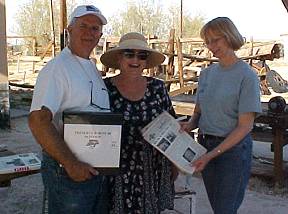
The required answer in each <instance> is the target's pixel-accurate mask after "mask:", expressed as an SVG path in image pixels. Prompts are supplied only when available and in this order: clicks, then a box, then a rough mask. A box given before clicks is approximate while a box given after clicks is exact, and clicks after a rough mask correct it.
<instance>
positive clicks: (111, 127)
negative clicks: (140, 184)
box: [63, 112, 122, 174]
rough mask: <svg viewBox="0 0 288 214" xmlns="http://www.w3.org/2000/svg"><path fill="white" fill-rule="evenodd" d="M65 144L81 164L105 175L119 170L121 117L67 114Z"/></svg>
mask: <svg viewBox="0 0 288 214" xmlns="http://www.w3.org/2000/svg"><path fill="white" fill-rule="evenodd" d="M63 121H64V140H65V142H66V143H67V145H68V147H69V148H70V149H71V151H72V152H73V153H74V154H75V155H76V157H77V158H79V160H81V161H83V162H86V163H89V164H91V165H92V166H93V167H95V168H97V170H98V171H99V172H100V173H102V174H114V173H116V172H117V171H118V170H119V164H120V147H121V132H122V115H121V114H115V113H107V112H105V113H99V112H97V113H94V112H72V113H71V112H69V113H64V115H63Z"/></svg>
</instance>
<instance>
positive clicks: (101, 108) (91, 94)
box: [89, 81, 111, 110]
mask: <svg viewBox="0 0 288 214" xmlns="http://www.w3.org/2000/svg"><path fill="white" fill-rule="evenodd" d="M89 83H91V91H90V105H91V106H93V107H96V108H98V109H100V110H111V109H110V108H105V107H101V106H99V105H97V104H95V103H93V82H92V81H89ZM102 90H103V91H107V90H106V88H102Z"/></svg>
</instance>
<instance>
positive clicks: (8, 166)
mask: <svg viewBox="0 0 288 214" xmlns="http://www.w3.org/2000/svg"><path fill="white" fill-rule="evenodd" d="M40 167H41V160H40V159H39V158H38V156H37V155H36V154H34V153H25V154H17V155H9V156H3V157H0V174H9V173H17V172H26V171H33V170H39V169H40Z"/></svg>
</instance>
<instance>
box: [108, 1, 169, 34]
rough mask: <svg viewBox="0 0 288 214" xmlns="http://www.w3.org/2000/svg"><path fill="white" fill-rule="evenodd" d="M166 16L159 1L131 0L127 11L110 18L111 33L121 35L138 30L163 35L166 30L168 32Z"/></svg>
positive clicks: (128, 2)
mask: <svg viewBox="0 0 288 214" xmlns="http://www.w3.org/2000/svg"><path fill="white" fill-rule="evenodd" d="M166 18H167V17H166V16H165V15H163V11H162V8H161V5H160V4H159V2H155V1H151V0H150V1H149V0H141V1H135V0H134V1H131V0H130V1H127V8H126V9H125V11H121V12H120V13H119V14H117V15H115V16H114V17H112V18H110V19H109V23H111V24H110V26H111V31H110V33H111V34H112V35H114V36H121V35H123V34H124V33H127V32H131V31H137V32H141V33H143V34H145V35H148V34H150V35H152V34H153V35H162V34H163V33H164V31H166V32H167V29H165V19H166ZM161 26H162V27H161ZM166 32H165V33H166Z"/></svg>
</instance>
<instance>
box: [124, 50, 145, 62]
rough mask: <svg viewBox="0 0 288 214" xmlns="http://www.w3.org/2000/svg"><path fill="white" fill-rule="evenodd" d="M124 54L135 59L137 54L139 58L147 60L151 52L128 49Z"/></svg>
mask: <svg viewBox="0 0 288 214" xmlns="http://www.w3.org/2000/svg"><path fill="white" fill-rule="evenodd" d="M123 56H124V57H126V58H127V59H133V58H134V57H135V56H136V57H137V59H139V60H146V59H147V58H148V56H149V53H148V52H147V51H139V52H136V51H133V50H129V49H128V50H124V51H123Z"/></svg>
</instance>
